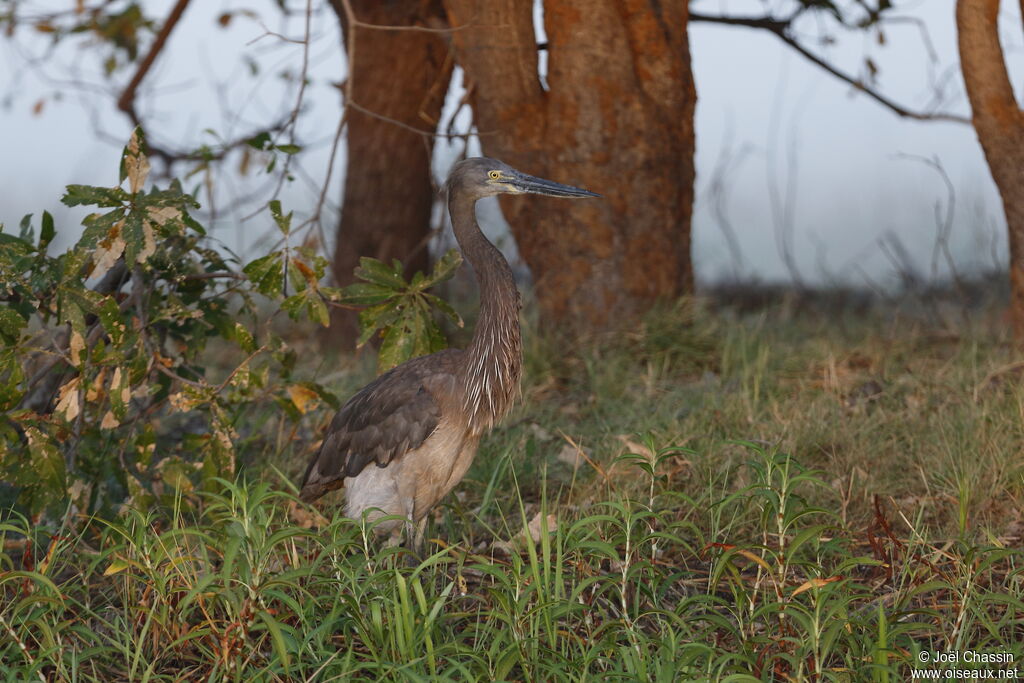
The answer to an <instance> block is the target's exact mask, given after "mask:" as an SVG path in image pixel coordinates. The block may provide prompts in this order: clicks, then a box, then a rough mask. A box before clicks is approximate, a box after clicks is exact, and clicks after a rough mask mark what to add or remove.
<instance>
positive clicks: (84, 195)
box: [61, 185, 130, 206]
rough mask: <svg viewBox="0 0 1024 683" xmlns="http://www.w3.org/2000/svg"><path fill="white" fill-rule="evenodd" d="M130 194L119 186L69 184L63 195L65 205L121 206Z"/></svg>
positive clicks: (62, 199) (62, 200)
mask: <svg viewBox="0 0 1024 683" xmlns="http://www.w3.org/2000/svg"><path fill="white" fill-rule="evenodd" d="M128 199H130V195H129V194H128V193H127V192H125V191H124V190H122V189H121V188H119V187H93V186H92V185H68V186H67V192H65V193H64V196H63V197H61V202H62V203H63V204H64V205H65V206H81V205H83V204H86V205H96V206H121V204H122V203H124V202H125V201H127V200H128Z"/></svg>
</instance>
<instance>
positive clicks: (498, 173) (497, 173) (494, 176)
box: [487, 171, 501, 180]
mask: <svg viewBox="0 0 1024 683" xmlns="http://www.w3.org/2000/svg"><path fill="white" fill-rule="evenodd" d="M487 175H489V176H490V177H491V180H497V179H498V178H500V177H501V171H491V172H490V173H488V174H487Z"/></svg>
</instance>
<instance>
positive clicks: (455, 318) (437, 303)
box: [423, 294, 465, 327]
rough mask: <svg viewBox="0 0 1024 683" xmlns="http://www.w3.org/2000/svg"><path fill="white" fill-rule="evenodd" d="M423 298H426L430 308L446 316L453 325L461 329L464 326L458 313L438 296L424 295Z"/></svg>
mask: <svg viewBox="0 0 1024 683" xmlns="http://www.w3.org/2000/svg"><path fill="white" fill-rule="evenodd" d="M423 296H424V297H425V298H426V300H427V302H428V303H429V304H430V305H431V306H433V307H434V308H436V309H437V310H439V311H441V313H443V314H444V315H446V316H447V317H448V319H449V320H451V321H452V322H453V323H455V324H456V325H458V326H459V327H463V326H464V325H465V323H464V322H463V321H462V316H460V315H459V314H458V312H456V310H455V309H454V308H452V305H451V304H450V303H448V302H447V301H445V300H444V299H442V298H441V297H439V296H434V295H433V294H424V295H423Z"/></svg>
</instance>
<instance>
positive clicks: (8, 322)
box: [0, 308, 28, 344]
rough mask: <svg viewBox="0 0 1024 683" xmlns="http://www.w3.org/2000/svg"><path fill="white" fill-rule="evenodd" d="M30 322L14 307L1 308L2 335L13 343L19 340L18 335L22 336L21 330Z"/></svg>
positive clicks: (0, 323) (0, 326) (0, 329)
mask: <svg viewBox="0 0 1024 683" xmlns="http://www.w3.org/2000/svg"><path fill="white" fill-rule="evenodd" d="M27 324H28V321H27V320H25V318H23V317H21V316H20V315H18V313H17V312H16V311H14V309H11V308H0V335H2V336H3V337H4V339H5V341H7V343H9V344H13V343H15V342H16V341H18V337H20V336H21V334H20V333H21V330H22V329H23V328H24V327H25V325H27Z"/></svg>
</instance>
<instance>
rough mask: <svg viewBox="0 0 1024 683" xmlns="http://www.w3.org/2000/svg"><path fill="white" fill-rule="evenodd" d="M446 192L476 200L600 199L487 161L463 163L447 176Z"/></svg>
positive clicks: (498, 162) (457, 165) (467, 161)
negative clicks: (523, 196) (529, 197)
mask: <svg viewBox="0 0 1024 683" xmlns="http://www.w3.org/2000/svg"><path fill="white" fill-rule="evenodd" d="M448 191H449V192H452V191H458V192H460V193H465V194H468V195H470V196H472V197H474V198H475V199H481V198H483V197H491V196H493V195H498V194H526V193H529V194H543V195H547V196H548V197H600V196H601V195H599V194H597V193H595V192H591V191H589V190H583V189H580V188H578V187H573V186H572V185H563V184H561V183H556V182H554V181H551V180H544V179H543V178H537V177H536V176H532V175H527V174H526V173H522V172H521V171H517V170H516V169H514V168H512V167H511V166H509V165H508V164H506V163H504V162H502V161H498V160H497V159H489V158H487V157H473V158H471V159H463V160H462V161H460V162H458V163H457V164H455V166H454V167H453V168H452V172H451V174H450V175H449V176H448Z"/></svg>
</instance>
